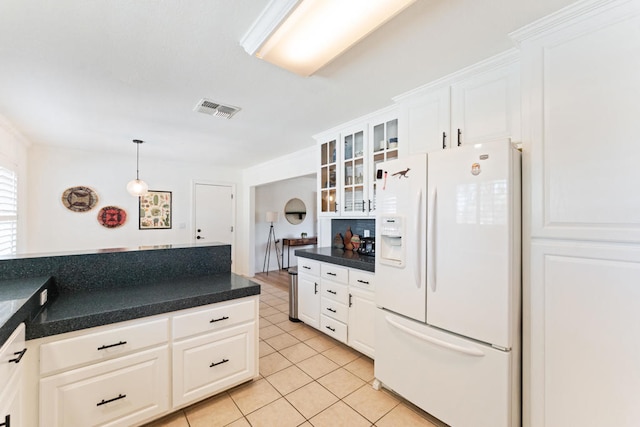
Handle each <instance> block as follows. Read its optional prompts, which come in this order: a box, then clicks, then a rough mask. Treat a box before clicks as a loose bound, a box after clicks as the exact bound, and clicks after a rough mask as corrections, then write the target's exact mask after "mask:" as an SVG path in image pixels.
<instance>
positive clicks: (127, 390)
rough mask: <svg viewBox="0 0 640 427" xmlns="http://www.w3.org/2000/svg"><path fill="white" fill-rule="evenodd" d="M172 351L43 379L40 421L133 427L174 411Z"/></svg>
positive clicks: (143, 354)
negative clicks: (169, 357) (170, 409)
mask: <svg viewBox="0 0 640 427" xmlns="http://www.w3.org/2000/svg"><path fill="white" fill-rule="evenodd" d="M168 353H169V350H168V346H163V347H161V348H156V349H152V350H147V351H143V352H139V353H135V354H132V355H128V356H123V357H119V358H117V359H113V360H109V361H106V362H102V363H98V364H95V365H91V366H86V367H83V368H78V369H75V370H72V371H68V372H64V373H61V374H58V375H54V376H51V377H49V378H45V379H43V380H40V409H41V413H40V419H41V420H47V425H48V426H52V427H63V426H69V427H71V426H74V427H75V426H97V425H99V426H125V425H127V426H129V425H134V424H137V423H139V422H141V421H144V420H146V419H148V418H150V417H153V416H154V415H157V414H160V413H162V412H165V411H167V410H168V409H169V362H168Z"/></svg>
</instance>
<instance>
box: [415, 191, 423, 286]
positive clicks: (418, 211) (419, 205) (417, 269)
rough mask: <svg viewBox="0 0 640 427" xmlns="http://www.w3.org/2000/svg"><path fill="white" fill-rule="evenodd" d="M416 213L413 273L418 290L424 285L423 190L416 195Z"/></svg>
mask: <svg viewBox="0 0 640 427" xmlns="http://www.w3.org/2000/svg"><path fill="white" fill-rule="evenodd" d="M414 212H415V213H416V215H415V224H414V227H413V229H414V230H416V233H415V235H416V239H415V242H416V246H415V250H414V251H413V252H414V253H415V254H416V259H415V262H416V265H415V267H414V269H413V272H414V274H415V279H416V286H417V288H418V289H420V287H421V285H422V256H421V252H422V251H421V250H420V249H421V248H422V239H421V238H420V237H421V236H422V233H421V231H420V225H421V224H422V215H421V213H422V189H420V190H418V194H416V206H415V210H414Z"/></svg>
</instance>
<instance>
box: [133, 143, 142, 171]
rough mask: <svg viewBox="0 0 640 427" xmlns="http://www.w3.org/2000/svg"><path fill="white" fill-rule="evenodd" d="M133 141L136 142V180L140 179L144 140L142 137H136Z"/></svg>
mask: <svg viewBox="0 0 640 427" xmlns="http://www.w3.org/2000/svg"><path fill="white" fill-rule="evenodd" d="M133 142H135V144H136V180H137V181H140V144H142V143H143V142H144V141H142V140H141V139H134V140H133Z"/></svg>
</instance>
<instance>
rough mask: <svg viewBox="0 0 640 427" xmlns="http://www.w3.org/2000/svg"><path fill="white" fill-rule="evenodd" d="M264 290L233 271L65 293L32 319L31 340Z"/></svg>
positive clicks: (28, 333) (29, 324)
mask: <svg viewBox="0 0 640 427" xmlns="http://www.w3.org/2000/svg"><path fill="white" fill-rule="evenodd" d="M258 294H260V285H258V284H257V283H254V282H252V281H250V280H249V279H246V278H244V277H241V276H238V275H236V274H234V273H222V274H216V275H209V276H202V277H186V278H174V279H170V280H166V281H155V282H153V283H146V284H140V285H138V286H127V287H121V288H118V287H113V288H105V289H93V290H86V291H76V292H62V293H60V294H59V295H58V296H57V298H56V299H55V300H54V301H51V302H50V303H49V304H48V305H47V306H46V307H45V308H44V309H43V310H42V312H40V314H39V315H38V316H37V317H35V318H34V319H33V321H31V322H28V323H27V339H35V338H41V337H46V336H49V335H56V334H62V333H65V332H71V331H75V330H79V329H86V328H92V327H95V326H102V325H107V324H111V323H117V322H123V321H126V320H131V319H137V318H141V317H147V316H153V315H156V314H161V313H168V312H171V311H176V310H182V309H186V308H191V307H197V306H201V305H206V304H213V303H216V302H221V301H228V300H232V299H236V298H242V297H246V296H251V295H258Z"/></svg>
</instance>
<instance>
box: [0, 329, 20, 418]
mask: <svg viewBox="0 0 640 427" xmlns="http://www.w3.org/2000/svg"><path fill="white" fill-rule="evenodd" d="M25 348H26V346H25V342H24V323H21V324H20V325H19V326H18V327H17V328H16V329H15V331H13V333H12V334H11V336H10V337H9V339H8V340H7V341H6V342H5V343H4V345H3V346H2V348H0V390H1V389H2V387H3V386H4V384H6V383H7V382H8V381H9V378H11V375H13V373H14V372H16V371H17V370H18V369H19V367H20V365H19V362H20V360H21V355H23V354H24V351H25ZM0 421H3V420H2V419H0Z"/></svg>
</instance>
